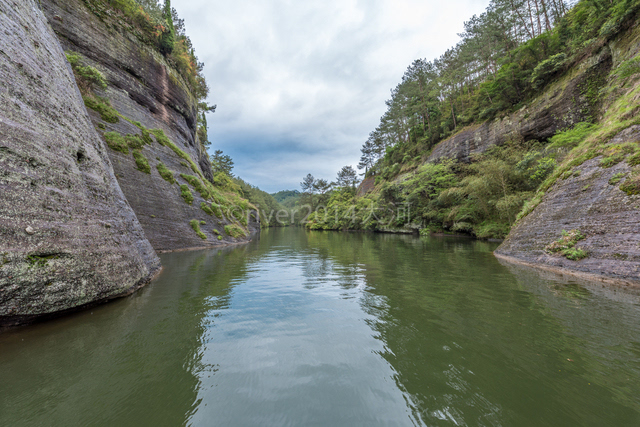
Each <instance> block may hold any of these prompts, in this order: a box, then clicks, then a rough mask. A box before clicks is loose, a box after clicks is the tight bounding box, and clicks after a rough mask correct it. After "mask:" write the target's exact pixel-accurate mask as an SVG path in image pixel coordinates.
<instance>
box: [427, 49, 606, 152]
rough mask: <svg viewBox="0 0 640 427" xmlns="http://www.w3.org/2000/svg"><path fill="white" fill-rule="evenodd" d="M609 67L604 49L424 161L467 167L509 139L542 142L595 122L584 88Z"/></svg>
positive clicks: (595, 113)
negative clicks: (454, 161) (502, 115)
mask: <svg viewBox="0 0 640 427" xmlns="http://www.w3.org/2000/svg"><path fill="white" fill-rule="evenodd" d="M611 66H612V57H611V51H610V50H609V49H608V48H605V49H604V50H603V51H602V53H601V54H600V55H598V56H596V57H592V58H587V59H586V60H584V61H582V62H581V63H580V64H578V66H576V67H575V68H574V69H573V70H572V71H571V72H570V73H568V74H567V75H565V76H564V77H563V78H562V79H560V80H558V81H556V82H554V83H552V84H551V85H550V86H549V87H548V88H547V89H546V90H545V92H544V93H543V94H542V95H541V96H540V97H538V98H536V99H535V100H533V101H532V102H531V103H528V104H527V105H526V106H525V107H523V108H522V109H520V110H519V111H517V112H516V113H514V114H511V115H509V116H507V117H505V118H502V119H495V120H493V121H488V122H484V123H482V124H481V125H474V126H470V127H468V128H466V129H464V130H462V131H460V132H458V133H457V134H456V135H454V136H452V137H450V138H448V139H446V140H444V141H442V142H441V143H439V144H438V145H436V146H435V147H434V148H433V151H432V153H431V155H430V156H429V158H428V159H427V161H428V162H434V161H438V160H439V159H441V158H450V159H457V160H458V161H461V162H465V163H468V162H470V161H471V157H472V156H473V155H474V154H482V153H484V152H485V151H486V150H487V149H489V148H491V147H493V146H495V145H501V144H503V143H504V142H505V141H507V140H508V139H509V138H514V137H515V138H522V139H524V140H525V141H528V140H533V139H536V140H539V141H544V140H547V139H549V138H550V137H552V136H553V135H555V134H556V132H558V131H561V130H564V129H566V128H569V127H571V126H572V125H574V124H576V123H579V122H583V121H588V120H590V119H594V118H597V116H598V115H599V111H598V107H599V106H598V105H597V103H595V102H593V100H590V99H589V97H588V96H587V95H586V92H587V88H588V87H589V85H594V84H596V85H597V84H598V83H599V82H602V81H603V80H604V79H605V78H606V76H607V74H608V73H609V71H610V70H611Z"/></svg>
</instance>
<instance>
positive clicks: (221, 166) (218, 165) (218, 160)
mask: <svg viewBox="0 0 640 427" xmlns="http://www.w3.org/2000/svg"><path fill="white" fill-rule="evenodd" d="M211 168H212V169H213V173H214V174H216V175H217V174H218V173H219V172H221V173H223V174H225V175H227V176H228V177H232V176H233V174H232V173H231V171H232V170H233V160H232V159H231V157H230V156H229V155H226V154H223V153H222V150H216V151H215V152H214V153H213V154H212V155H211Z"/></svg>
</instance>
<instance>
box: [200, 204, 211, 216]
mask: <svg viewBox="0 0 640 427" xmlns="http://www.w3.org/2000/svg"><path fill="white" fill-rule="evenodd" d="M200 209H202V210H203V211H204V212H205V213H206V214H207V215H212V216H213V210H212V209H211V207H209V205H207V204H206V203H205V202H201V203H200Z"/></svg>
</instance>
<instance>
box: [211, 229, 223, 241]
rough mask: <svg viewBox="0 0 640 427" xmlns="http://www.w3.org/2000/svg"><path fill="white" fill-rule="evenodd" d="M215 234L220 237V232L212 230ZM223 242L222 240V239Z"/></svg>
mask: <svg viewBox="0 0 640 427" xmlns="http://www.w3.org/2000/svg"><path fill="white" fill-rule="evenodd" d="M211 231H212V232H213V234H215V235H216V236H219V235H220V232H219V231H218V230H216V229H215V228H214V229H213V230H211ZM220 240H222V239H220Z"/></svg>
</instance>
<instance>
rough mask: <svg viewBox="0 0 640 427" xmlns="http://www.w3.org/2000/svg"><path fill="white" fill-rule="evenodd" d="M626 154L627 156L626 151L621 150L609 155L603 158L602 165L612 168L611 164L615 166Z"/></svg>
mask: <svg viewBox="0 0 640 427" xmlns="http://www.w3.org/2000/svg"><path fill="white" fill-rule="evenodd" d="M624 156H625V153H623V152H620V151H619V152H616V153H613V154H612V155H610V156H607V157H605V158H603V159H602V160H600V167H603V168H610V167H611V166H615V165H617V164H618V163H620V162H621V161H623V160H624Z"/></svg>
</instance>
